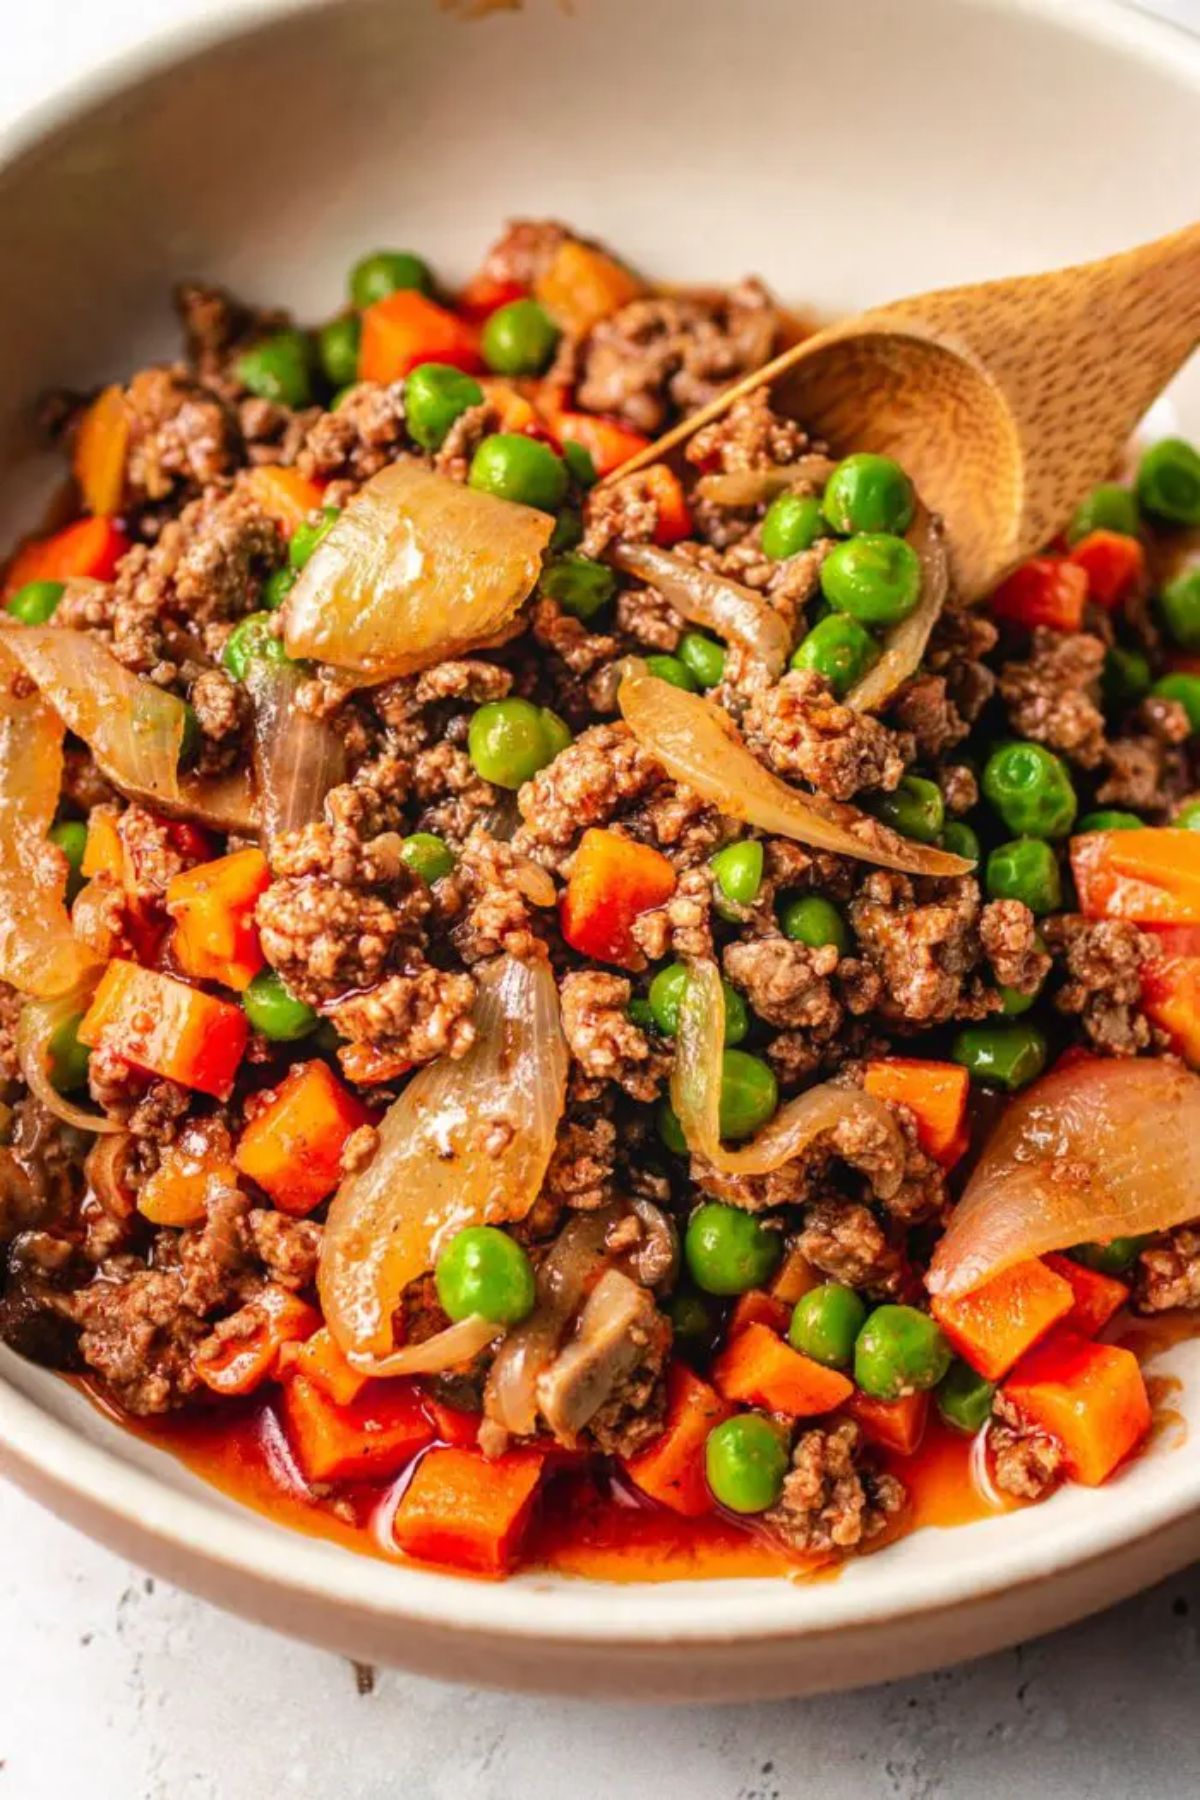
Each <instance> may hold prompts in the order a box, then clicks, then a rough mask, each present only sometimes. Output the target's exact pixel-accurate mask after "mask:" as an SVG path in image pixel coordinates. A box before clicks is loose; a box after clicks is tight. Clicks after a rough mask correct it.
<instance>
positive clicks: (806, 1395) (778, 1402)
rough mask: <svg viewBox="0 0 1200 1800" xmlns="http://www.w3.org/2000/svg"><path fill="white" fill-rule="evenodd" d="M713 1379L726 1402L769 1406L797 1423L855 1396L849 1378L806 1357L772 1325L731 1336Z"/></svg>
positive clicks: (715, 1364)
mask: <svg viewBox="0 0 1200 1800" xmlns="http://www.w3.org/2000/svg"><path fill="white" fill-rule="evenodd" d="M712 1375H713V1382H714V1384H715V1386H716V1389H717V1392H718V1393H719V1394H722V1395H723V1396H724V1397H725V1399H726V1400H740V1401H743V1402H745V1403H746V1404H747V1405H748V1406H765V1407H767V1408H768V1410H769V1411H771V1412H778V1413H786V1414H787V1415H788V1417H789V1418H792V1419H806V1418H809V1417H811V1416H812V1415H813V1414H815V1413H826V1412H832V1411H833V1409H834V1408H835V1407H836V1406H841V1405H842V1404H843V1402H844V1401H846V1400H848V1399H849V1398H850V1396H851V1394H852V1393H853V1392H854V1383H853V1382H852V1381H851V1380H849V1378H848V1377H847V1376H845V1375H842V1374H839V1372H838V1370H837V1369H827V1368H825V1366H824V1365H823V1364H822V1363H818V1362H814V1361H813V1360H812V1358H811V1357H809V1356H801V1354H800V1352H799V1351H798V1350H793V1349H792V1347H791V1345H790V1344H785V1343H784V1342H783V1339H782V1338H780V1337H777V1336H776V1334H775V1333H774V1332H773V1331H771V1330H770V1329H769V1328H768V1327H767V1326H766V1325H748V1326H747V1327H746V1329H745V1331H740V1332H739V1333H738V1334H737V1336H736V1337H733V1338H730V1340H729V1342H728V1343H727V1344H726V1346H725V1348H724V1350H722V1352H721V1354H720V1356H718V1357H717V1359H716V1361H715V1362H714V1363H713V1369H712Z"/></svg>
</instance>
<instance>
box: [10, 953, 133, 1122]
mask: <svg viewBox="0 0 1200 1800" xmlns="http://www.w3.org/2000/svg"><path fill="white" fill-rule="evenodd" d="M95 985H96V983H95V978H94V976H93V977H92V978H91V979H88V978H86V977H85V979H84V980H83V981H82V982H81V983H80V984H79V986H78V987H75V988H72V989H71V990H70V991H69V992H68V993H65V994H60V995H57V996H56V997H55V998H54V999H53V1000H27V1001H26V1002H25V1004H24V1006H23V1007H22V1008H21V1017H20V1019H19V1021H18V1023H17V1058H18V1060H19V1062H20V1065H21V1074H22V1075H23V1076H24V1078H25V1085H26V1087H28V1089H29V1091H30V1092H31V1093H33V1094H36V1095H37V1097H38V1099H39V1100H40V1101H41V1103H42V1105H43V1106H44V1107H45V1108H46V1110H47V1112H51V1113H53V1114H54V1116H55V1118H56V1119H62V1120H63V1121H64V1122H65V1123H66V1124H68V1125H74V1126H76V1127H77V1128H78V1129H79V1130H80V1131H94V1132H98V1133H105V1132H116V1131H121V1130H122V1129H123V1127H122V1126H121V1125H120V1123H119V1122H118V1121H117V1120H116V1119H109V1118H107V1117H106V1116H105V1115H104V1114H103V1113H98V1112H93V1111H92V1110H91V1109H90V1108H87V1107H82V1106H76V1105H75V1104H74V1102H73V1101H71V1100H68V1099H67V1098H66V1096H65V1095H63V1094H60V1093H59V1091H58V1089H57V1088H56V1087H55V1086H54V1085H53V1084H52V1082H51V1080H50V1041H51V1039H52V1038H53V1036H54V1034H55V1032H56V1031H57V1030H58V1028H59V1026H60V1025H65V1024H66V1022H67V1020H68V1019H72V1018H75V1017H77V1016H78V1014H80V1013H81V1012H86V1010H87V1006H88V1002H89V1000H90V999H91V996H92V991H93V989H94V988H95Z"/></svg>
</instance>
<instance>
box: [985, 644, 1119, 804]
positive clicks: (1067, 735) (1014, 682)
mask: <svg viewBox="0 0 1200 1800" xmlns="http://www.w3.org/2000/svg"><path fill="white" fill-rule="evenodd" d="M1103 667H1104V644H1103V642H1102V640H1101V639H1100V638H1098V637H1093V636H1092V634H1091V633H1090V632H1087V631H1065V632H1064V631H1050V630H1047V629H1046V627H1045V626H1039V627H1038V628H1037V630H1035V632H1034V633H1033V639H1032V643H1031V646H1030V651H1029V655H1028V656H1027V657H1025V658H1024V659H1023V660H1021V661H1020V662H1008V663H1005V665H1004V667H1003V668H1002V669H1001V671H1000V697H1001V699H1002V700H1003V701H1004V704H1005V706H1006V707H1007V709H1008V717H1009V721H1010V723H1011V725H1012V728H1013V730H1014V731H1015V732H1017V733H1018V734H1019V735H1020V736H1021V737H1026V738H1032V739H1033V740H1034V742H1035V743H1038V744H1047V745H1048V746H1049V747H1050V749H1051V750H1059V751H1061V752H1062V754H1063V755H1064V756H1068V757H1070V758H1071V760H1072V762H1076V763H1078V764H1079V766H1080V768H1083V769H1094V768H1095V767H1096V765H1097V763H1098V762H1099V761H1100V758H1101V756H1102V755H1103V752H1104V714H1103V713H1102V712H1101V710H1100V704H1099V696H1100V674H1101V671H1102V669H1103Z"/></svg>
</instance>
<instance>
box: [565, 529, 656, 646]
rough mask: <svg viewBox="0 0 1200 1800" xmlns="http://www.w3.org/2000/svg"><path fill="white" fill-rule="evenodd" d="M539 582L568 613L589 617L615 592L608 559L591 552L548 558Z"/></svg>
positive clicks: (578, 617)
mask: <svg viewBox="0 0 1200 1800" xmlns="http://www.w3.org/2000/svg"><path fill="white" fill-rule="evenodd" d="M538 586H539V588H540V590H541V592H542V593H543V594H545V595H546V596H547V598H548V599H550V600H556V601H557V602H558V604H559V605H560V606H561V607H562V609H563V611H564V612H569V613H571V614H572V615H573V616H574V617H575V618H576V619H591V618H594V616H595V615H596V613H598V612H599V611H600V610H601V608H602V607H605V606H607V605H608V603H609V601H610V600H611V599H612V597H613V595H614V594H615V593H616V591H617V578H616V576H615V575H614V574H613V572H612V570H611V569H610V568H609V567H608V565H607V563H601V562H593V561H592V559H591V557H590V556H577V555H575V554H574V553H571V554H570V555H567V556H558V557H555V558H554V560H553V561H552V562H548V563H547V564H546V566H545V568H544V569H543V570H542V577H541V581H540V582H539V584H538ZM668 660H673V659H670V658H669V659H668Z"/></svg>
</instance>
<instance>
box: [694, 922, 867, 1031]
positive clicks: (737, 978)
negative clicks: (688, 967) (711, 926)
mask: <svg viewBox="0 0 1200 1800" xmlns="http://www.w3.org/2000/svg"><path fill="white" fill-rule="evenodd" d="M722 960H723V963H724V967H725V973H726V975H728V977H729V979H730V981H732V983H733V985H734V986H735V987H737V988H741V990H742V992H743V993H744V994H745V996H746V998H747V1000H748V1001H749V1002H750V1008H751V1011H752V1012H754V1013H756V1014H757V1016H758V1017H759V1018H760V1019H765V1020H766V1022H767V1024H768V1025H777V1026H780V1027H781V1028H783V1029H786V1030H793V1031H804V1032H807V1033H809V1034H810V1035H811V1036H812V1037H813V1038H816V1039H817V1040H823V1039H826V1038H831V1037H833V1035H834V1034H835V1033H836V1031H837V1030H838V1027H839V1026H840V1025H841V1022H842V1008H841V1004H840V1002H839V1001H838V999H837V997H836V996H835V994H834V992H833V988H832V986H831V977H832V976H833V974H834V972H835V970H836V969H837V965H838V951H837V946H836V945H834V944H822V945H821V946H820V947H819V948H817V949H813V948H811V947H810V946H809V945H808V944H801V943H795V942H793V940H792V939H791V938H785V937H763V938H755V939H754V940H753V941H752V942H750V943H732V944H729V945H727V946H726V949H725V953H724V956H723V959H722Z"/></svg>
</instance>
